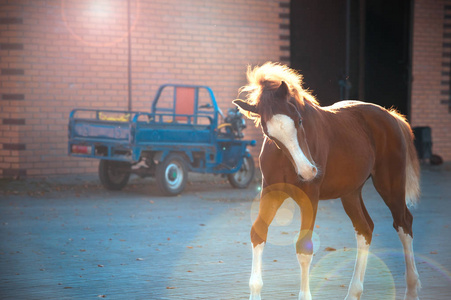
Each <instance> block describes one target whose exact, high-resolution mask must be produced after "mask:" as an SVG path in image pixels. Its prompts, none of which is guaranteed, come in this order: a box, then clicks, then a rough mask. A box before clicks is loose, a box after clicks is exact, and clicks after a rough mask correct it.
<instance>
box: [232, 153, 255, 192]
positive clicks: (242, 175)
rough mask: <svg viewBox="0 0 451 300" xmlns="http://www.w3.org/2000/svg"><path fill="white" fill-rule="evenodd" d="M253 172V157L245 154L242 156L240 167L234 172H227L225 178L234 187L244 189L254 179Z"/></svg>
mask: <svg viewBox="0 0 451 300" xmlns="http://www.w3.org/2000/svg"><path fill="white" fill-rule="evenodd" d="M254 172H255V164H254V159H253V158H252V156H246V157H244V158H243V164H242V165H241V168H240V169H239V170H238V171H237V172H236V173H233V174H228V175H227V179H228V180H229V182H230V184H231V185H232V186H233V187H234V188H237V189H245V188H247V187H248V186H249V184H250V183H251V181H252V179H254Z"/></svg>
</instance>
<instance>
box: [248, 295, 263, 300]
mask: <svg viewBox="0 0 451 300" xmlns="http://www.w3.org/2000/svg"><path fill="white" fill-rule="evenodd" d="M249 300H262V297H261V296H260V295H251V296H250V297H249Z"/></svg>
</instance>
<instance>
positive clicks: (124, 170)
mask: <svg viewBox="0 0 451 300" xmlns="http://www.w3.org/2000/svg"><path fill="white" fill-rule="evenodd" d="M99 179H100V182H101V183H102V185H103V186H104V187H105V188H106V189H107V190H110V191H120V190H122V189H123V188H124V187H125V186H126V185H127V183H128V180H129V179H130V164H129V163H127V162H122V161H114V160H105V159H102V160H101V161H100V163H99Z"/></svg>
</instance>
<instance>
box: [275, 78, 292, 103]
mask: <svg viewBox="0 0 451 300" xmlns="http://www.w3.org/2000/svg"><path fill="white" fill-rule="evenodd" d="M289 93H290V91H289V89H288V85H287V84H286V83H285V81H282V82H281V83H280V86H279V87H278V88H277V91H276V97H277V98H280V99H283V100H286V99H287V98H288V94H289Z"/></svg>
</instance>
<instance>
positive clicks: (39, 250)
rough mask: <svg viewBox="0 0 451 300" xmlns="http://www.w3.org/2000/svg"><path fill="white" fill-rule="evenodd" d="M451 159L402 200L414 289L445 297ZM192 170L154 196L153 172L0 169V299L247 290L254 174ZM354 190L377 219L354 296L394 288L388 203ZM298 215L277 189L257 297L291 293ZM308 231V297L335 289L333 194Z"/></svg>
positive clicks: (399, 282) (397, 287) (343, 229)
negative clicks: (311, 251)
mask: <svg viewBox="0 0 451 300" xmlns="http://www.w3.org/2000/svg"><path fill="white" fill-rule="evenodd" d="M450 169H451V168H450V166H449V165H447V166H446V165H445V166H442V167H437V168H431V167H425V168H423V171H422V193H423V195H422V199H421V203H420V205H419V206H418V208H417V209H415V210H413V211H412V213H413V215H414V249H415V254H416V262H417V267H418V271H419V274H420V277H421V281H422V285H423V288H422V290H421V292H420V298H421V299H436V300H438V299H443V300H445V299H451V255H450V253H451V234H450V226H451V218H450V215H451V171H450ZM190 178H191V181H190V183H189V185H188V186H187V189H186V190H185V192H184V193H183V195H182V196H179V197H173V198H167V197H161V196H159V194H158V193H157V191H156V186H155V183H154V182H153V180H152V179H146V180H135V181H133V182H132V183H131V184H130V185H129V186H127V187H126V188H125V189H124V190H123V191H121V192H109V191H105V190H104V189H103V188H102V187H101V186H99V184H98V182H97V179H96V178H95V177H92V176H88V177H82V176H77V177H74V176H71V177H62V178H61V177H60V178H51V179H47V180H37V179H36V180H32V179H28V180H18V181H7V180H0V270H1V271H0V299H96V298H107V299H247V298H248V297H249V292H248V280H249V275H250V269H251V244H250V238H249V230H250V227H251V224H252V219H253V218H255V215H256V209H257V207H258V193H259V184H258V183H257V182H256V183H255V184H253V185H252V186H251V187H249V188H248V189H246V190H235V189H232V188H231V187H229V185H228V183H227V182H225V181H224V180H222V179H221V178H220V177H215V178H214V179H212V178H211V176H209V175H205V176H192V175H191V174H190ZM364 200H365V203H366V206H367V209H368V211H369V213H370V215H371V216H372V218H373V220H374V223H375V231H374V238H373V243H372V246H371V254H370V258H369V262H368V269H367V275H366V278H365V290H364V293H363V296H362V299H375V300H380V299H403V295H404V289H405V282H404V258H403V254H402V247H401V243H400V242H399V239H398V236H397V234H396V232H395V230H394V229H393V228H392V218H391V215H390V212H389V210H388V208H387V207H386V206H385V204H384V203H383V201H382V200H381V199H380V197H379V196H378V195H377V193H376V192H375V191H374V188H373V187H372V185H371V182H369V183H367V185H366V186H365V188H364ZM299 226H300V222H299V209H298V208H297V207H296V206H295V205H294V203H293V202H290V200H287V201H286V202H285V204H284V206H283V207H282V209H281V210H280V212H279V214H278V215H277V216H276V219H275V220H274V222H273V224H272V226H271V227H270V232H269V238H268V244H267V246H266V248H265V251H264V255H263V280H264V287H263V291H262V297H263V299H268V300H269V299H297V294H298V291H299V267H298V263H297V260H296V256H295V249H294V245H293V241H294V240H295V238H296V234H297V231H298V230H299ZM314 242H315V251H316V253H315V257H314V259H313V264H312V269H311V290H312V294H313V298H314V299H343V298H344V297H345V295H346V292H347V286H348V284H349V281H350V278H351V275H352V269H353V266H354V258H355V237H354V231H353V228H352V225H351V222H350V221H349V219H348V218H347V216H346V215H345V213H344V211H343V208H342V206H341V203H340V201H339V200H331V201H323V202H321V203H320V207H319V212H318V218H317V222H316V229H315V234H314Z"/></svg>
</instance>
